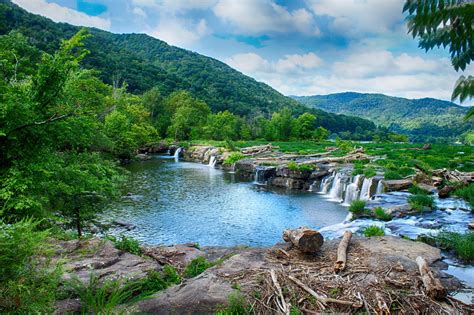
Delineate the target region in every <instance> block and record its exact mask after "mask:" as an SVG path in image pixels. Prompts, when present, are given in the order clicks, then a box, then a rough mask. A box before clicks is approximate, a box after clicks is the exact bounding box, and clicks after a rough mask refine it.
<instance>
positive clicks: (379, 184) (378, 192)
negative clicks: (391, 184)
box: [375, 180, 384, 195]
mask: <svg viewBox="0 0 474 315" xmlns="http://www.w3.org/2000/svg"><path fill="white" fill-rule="evenodd" d="M383 190H384V186H383V182H382V180H379V182H378V183H377V190H376V191H375V193H376V194H377V195H378V194H383Z"/></svg>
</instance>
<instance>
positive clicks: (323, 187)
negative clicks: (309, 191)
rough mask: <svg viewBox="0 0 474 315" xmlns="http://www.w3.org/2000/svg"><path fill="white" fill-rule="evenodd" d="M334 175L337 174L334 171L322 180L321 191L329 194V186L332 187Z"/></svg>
mask: <svg viewBox="0 0 474 315" xmlns="http://www.w3.org/2000/svg"><path fill="white" fill-rule="evenodd" d="M334 176H335V175H334V173H333V174H331V175H329V176H326V177H324V178H323V180H322V182H321V189H320V190H319V192H320V193H322V194H327V193H328V192H329V188H330V187H331V184H332V182H333V179H334Z"/></svg>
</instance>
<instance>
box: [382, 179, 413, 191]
mask: <svg viewBox="0 0 474 315" xmlns="http://www.w3.org/2000/svg"><path fill="white" fill-rule="evenodd" d="M383 184H384V187H385V191H399V190H405V189H408V188H410V187H411V185H413V181H412V179H411V178H405V179H392V180H384V181H383Z"/></svg>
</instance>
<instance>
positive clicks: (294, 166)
mask: <svg viewBox="0 0 474 315" xmlns="http://www.w3.org/2000/svg"><path fill="white" fill-rule="evenodd" d="M288 169H289V170H290V171H299V172H310V171H312V170H313V169H314V167H313V166H311V165H309V164H298V163H296V162H295V161H290V162H288Z"/></svg>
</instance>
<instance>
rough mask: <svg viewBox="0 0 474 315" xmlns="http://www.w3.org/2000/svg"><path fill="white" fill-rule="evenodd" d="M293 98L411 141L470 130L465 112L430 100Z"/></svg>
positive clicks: (354, 96) (351, 96)
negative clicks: (372, 124)
mask: <svg viewBox="0 0 474 315" xmlns="http://www.w3.org/2000/svg"><path fill="white" fill-rule="evenodd" d="M293 98H294V99H295V100H297V101H299V102H300V103H302V104H304V105H306V106H308V107H311V108H318V109H322V110H325V111H329V112H332V113H338V114H347V115H355V116H360V117H364V118H368V119H370V120H372V121H373V122H375V123H376V124H378V125H382V126H385V127H388V128H389V129H390V130H392V131H395V132H402V133H405V134H409V135H411V137H412V138H413V139H415V140H427V139H430V138H438V137H446V138H457V137H458V136H460V135H462V134H463V133H465V132H467V131H469V130H473V127H474V124H473V122H472V121H471V122H465V121H464V120H463V117H464V115H465V114H466V112H467V111H468V108H466V107H462V106H459V105H456V104H454V103H451V102H447V101H441V100H437V99H432V98H423V99H415V100H410V99H406V98H400V97H391V96H387V95H383V94H361V93H353V92H347V93H337V94H330V95H315V96H299V97H298V96H294V97H293Z"/></svg>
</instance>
